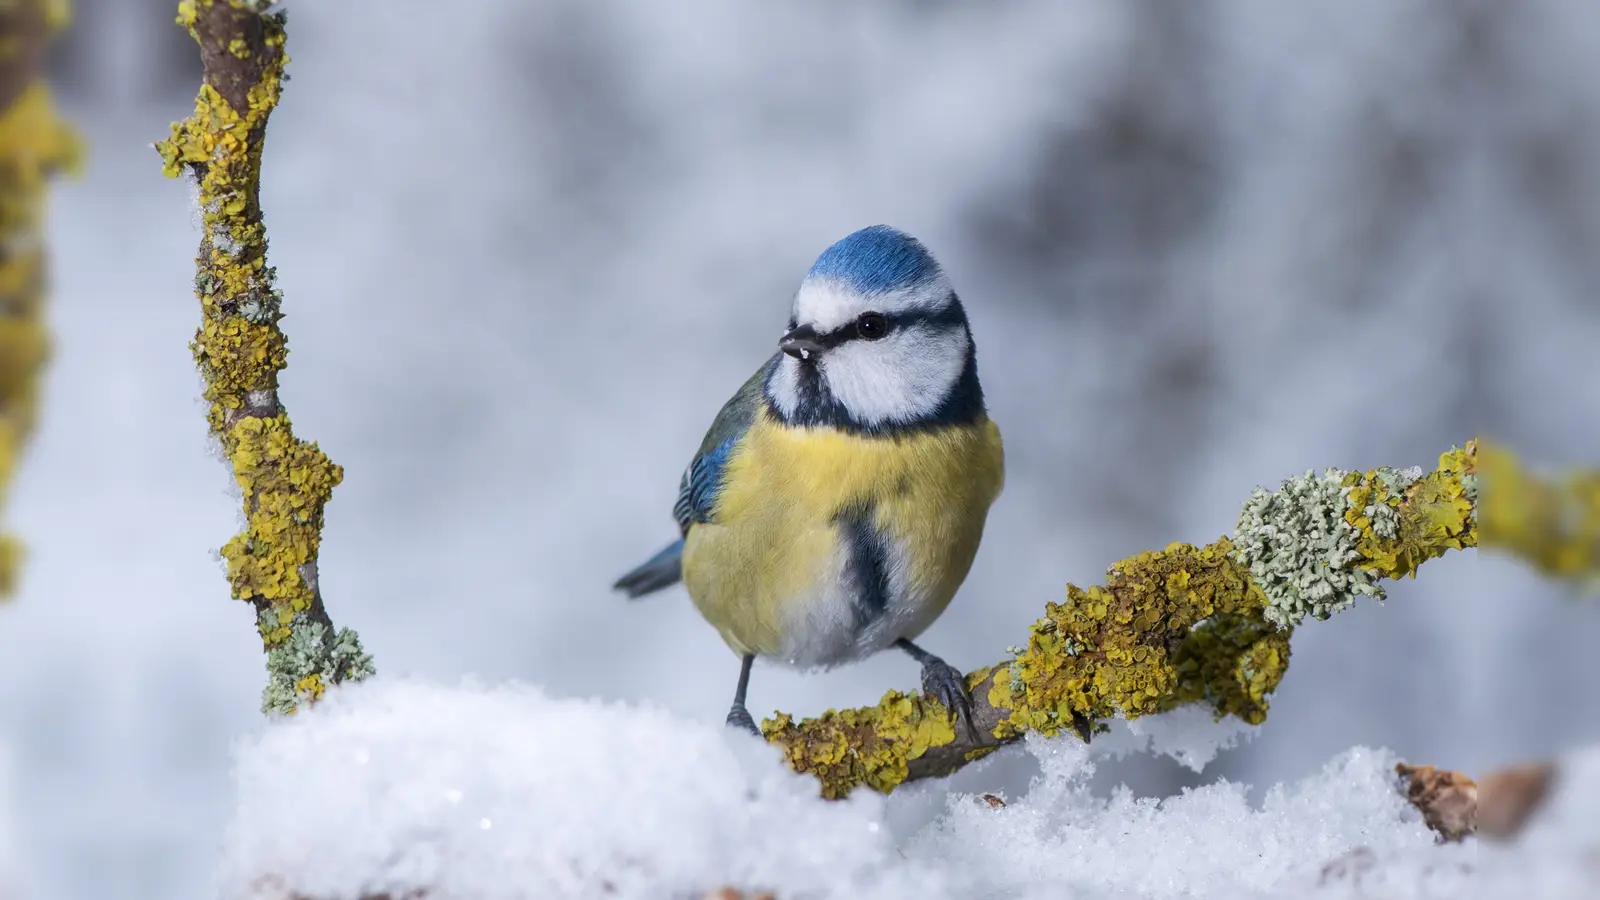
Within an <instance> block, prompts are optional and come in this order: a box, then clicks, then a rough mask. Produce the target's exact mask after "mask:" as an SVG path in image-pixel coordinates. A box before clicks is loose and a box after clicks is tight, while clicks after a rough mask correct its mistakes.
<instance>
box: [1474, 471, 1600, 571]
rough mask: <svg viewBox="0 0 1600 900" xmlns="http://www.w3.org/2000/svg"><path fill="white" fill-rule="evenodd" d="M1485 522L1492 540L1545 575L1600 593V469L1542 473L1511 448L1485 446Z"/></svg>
mask: <svg viewBox="0 0 1600 900" xmlns="http://www.w3.org/2000/svg"><path fill="white" fill-rule="evenodd" d="M1478 471H1479V473H1480V475H1481V477H1482V480H1483V504H1482V509H1481V510H1480V512H1479V514H1478V520H1479V528H1480V529H1481V530H1482V532H1483V542H1484V544H1485V545H1486V546H1493V547H1494V548H1495V549H1498V550H1502V551H1505V552H1509V553H1511V554H1513V555H1515V556H1517V557H1519V558H1521V559H1523V560H1524V561H1526V562H1527V563H1528V564H1529V565H1531V566H1533V568H1534V569H1535V570H1536V571H1538V572H1539V573H1540V574H1542V575H1546V576H1550V577H1553V578H1560V579H1565V580H1570V581H1574V582H1577V583H1578V584H1579V585H1580V586H1581V587H1583V588H1586V589H1588V590H1589V591H1591V592H1595V593H1600V471H1596V470H1587V471H1586V470H1577V471H1573V472H1569V473H1567V474H1566V475H1565V476H1564V477H1562V478H1560V479H1551V478H1540V477H1538V476H1536V475H1534V474H1533V473H1532V472H1530V471H1528V470H1527V469H1526V468H1524V467H1523V466H1522V465H1521V464H1520V463H1519V462H1518V461H1517V459H1516V457H1515V456H1513V455H1512V454H1511V453H1510V452H1509V451H1507V450H1504V449H1501V448H1498V447H1492V446H1485V447H1484V448H1483V449H1482V450H1481V451H1480V456H1479V461H1478Z"/></svg>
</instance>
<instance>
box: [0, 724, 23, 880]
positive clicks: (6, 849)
mask: <svg viewBox="0 0 1600 900" xmlns="http://www.w3.org/2000/svg"><path fill="white" fill-rule="evenodd" d="M12 777H13V776H12V763H11V751H10V750H9V749H7V747H6V744H5V742H4V741H0V900H11V898H13V897H17V896H20V895H21V893H22V884H21V881H22V874H21V871H20V868H21V867H20V863H19V861H18V855H19V854H18V852H17V828H16V826H15V825H13V824H12V821H13V819H12V817H13V816H14V815H15V810H13V809H12V806H11V779H12Z"/></svg>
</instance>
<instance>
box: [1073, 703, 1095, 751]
mask: <svg viewBox="0 0 1600 900" xmlns="http://www.w3.org/2000/svg"><path fill="white" fill-rule="evenodd" d="M1072 730H1073V732H1074V733H1075V734H1077V735H1078V737H1081V738H1083V742H1084V743H1085V744H1087V743H1089V739H1090V738H1091V737H1094V720H1093V719H1091V718H1089V717H1088V716H1086V715H1084V714H1083V713H1081V712H1078V711H1077V710H1073V711H1072Z"/></svg>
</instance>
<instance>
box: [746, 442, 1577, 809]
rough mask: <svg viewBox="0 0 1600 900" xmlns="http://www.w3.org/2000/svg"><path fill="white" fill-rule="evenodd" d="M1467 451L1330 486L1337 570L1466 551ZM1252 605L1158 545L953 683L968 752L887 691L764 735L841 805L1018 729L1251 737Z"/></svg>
mask: <svg viewBox="0 0 1600 900" xmlns="http://www.w3.org/2000/svg"><path fill="white" fill-rule="evenodd" d="M1476 452H1477V444H1476V443H1475V442H1468V444H1467V445H1466V446H1465V447H1464V448H1462V449H1458V450H1452V451H1450V452H1448V453H1445V454H1443V455H1442V456H1441V457H1440V459H1439V467H1438V468H1437V469H1436V470H1435V471H1433V472H1431V473H1427V474H1421V473H1417V474H1414V475H1413V474H1406V473H1396V472H1393V471H1392V470H1373V471H1372V472H1368V473H1360V474H1357V475H1354V476H1352V477H1348V478H1345V479H1343V482H1342V487H1341V482H1339V481H1335V482H1334V483H1333V484H1332V488H1334V490H1332V491H1331V492H1330V493H1329V496H1331V498H1332V500H1333V501H1340V497H1341V491H1343V497H1344V501H1343V502H1345V503H1347V505H1348V509H1347V512H1346V513H1345V518H1344V521H1345V522H1346V523H1348V525H1349V526H1350V528H1351V529H1353V531H1354V533H1355V534H1356V535H1357V536H1359V539H1360V540H1359V545H1360V548H1361V549H1360V553H1359V554H1357V553H1351V554H1350V555H1351V556H1352V557H1358V558H1356V559H1355V560H1354V561H1353V562H1352V563H1350V565H1352V566H1358V567H1368V568H1370V569H1372V570H1373V571H1374V574H1376V575H1380V576H1386V577H1390V578H1398V577H1402V576H1405V575H1409V574H1414V573H1415V571H1416V568H1417V566H1419V565H1420V564H1421V563H1423V562H1424V561H1426V560H1428V559H1432V558H1434V557H1437V556H1439V555H1441V554H1443V553H1445V552H1447V551H1449V550H1454V549H1461V548H1465V547H1471V546H1474V545H1475V544H1476V543H1477V525H1476V524H1475V522H1476V510H1475V503H1476V474H1475V473H1476ZM1584 484H1586V485H1589V486H1591V487H1592V488H1593V489H1594V490H1593V493H1590V494H1584V495H1583V496H1585V497H1588V498H1590V499H1589V500H1588V501H1586V502H1587V503H1588V505H1585V506H1584V507H1583V508H1584V509H1585V510H1586V511H1587V512H1586V513H1585V516H1579V517H1578V518H1579V519H1580V520H1581V521H1583V522H1585V523H1587V524H1586V525H1585V527H1586V528H1589V529H1591V530H1588V531H1583V532H1582V533H1583V534H1586V535H1588V536H1589V538H1588V543H1585V544H1584V546H1585V547H1587V548H1588V549H1589V550H1590V551H1591V552H1592V553H1593V555H1592V556H1590V557H1588V558H1589V559H1590V560H1591V562H1594V561H1600V545H1597V544H1596V542H1595V541H1594V539H1593V538H1594V535H1596V534H1597V533H1600V478H1596V479H1593V480H1591V481H1588V482H1584ZM1380 504H1381V506H1382V508H1381V509H1380V508H1379V505H1380ZM1341 509H1344V507H1341ZM1507 515H1508V516H1509V517H1511V518H1513V519H1514V518H1516V516H1514V515H1512V514H1511V513H1509V512H1508V514H1507ZM1309 521H1316V522H1318V523H1320V522H1322V521H1323V520H1322V519H1315V520H1309ZM1332 521H1334V522H1337V521H1339V517H1338V516H1337V515H1335V516H1334V517H1333V518H1332ZM1507 530H1508V531H1514V530H1515V529H1513V528H1510V527H1508V529H1507ZM1580 531H1581V529H1580ZM1295 537H1296V539H1297V540H1301V541H1302V542H1305V541H1307V540H1309V538H1308V537H1307V536H1304V535H1300V536H1295ZM1560 558H1561V559H1562V560H1565V559H1567V557H1565V556H1563V557H1560ZM1558 564H1559V565H1563V566H1569V567H1570V566H1571V565H1573V563H1571V562H1560V563H1558ZM1267 603H1268V598H1267V595H1266V594H1265V593H1264V592H1263V590H1262V588H1261V587H1260V586H1259V585H1258V584H1257V583H1256V582H1255V581H1254V580H1253V578H1252V576H1251V572H1250V570H1249V569H1248V568H1246V567H1245V566H1244V565H1243V564H1242V563H1241V562H1239V560H1238V559H1237V553H1236V547H1235V546H1234V543H1233V541H1232V540H1230V539H1229V538H1226V537H1224V538H1221V539H1219V540H1217V541H1215V542H1213V543H1211V544H1208V545H1206V546H1203V547H1196V546H1193V545H1190V544H1182V543H1178V544H1171V545H1169V546H1168V547H1167V548H1166V549H1164V550H1161V551H1155V552H1146V553H1141V554H1139V555H1137V556H1134V557H1131V558H1129V559H1125V560H1123V561H1122V562H1119V563H1117V564H1116V565H1114V566H1112V567H1111V569H1110V570H1109V571H1108V573H1107V579H1106V583H1105V584H1104V585H1096V586H1092V587H1088V588H1079V587H1077V586H1076V585H1070V584H1069V585H1067V597H1066V602H1064V603H1050V604H1047V606H1046V608H1045V614H1044V616H1043V618H1041V619H1039V620H1038V621H1037V622H1036V623H1034V625H1033V627H1032V629H1030V632H1029V635H1028V642H1027V645H1026V646H1025V647H1021V648H1018V649H1017V652H1016V656H1015V658H1014V659H1011V660H1008V661H1006V662H1002V663H1000V664H999V665H996V666H993V667H988V668H984V669H980V670H978V671H975V672H973V673H970V674H969V675H968V677H967V684H968V686H969V687H970V688H973V689H974V690H973V702H974V706H975V708H976V716H977V718H979V719H981V720H983V721H984V722H985V723H986V724H987V723H991V722H995V723H997V724H995V725H994V727H993V728H992V730H991V731H990V732H989V734H988V735H986V736H984V737H983V738H982V740H981V742H980V743H979V744H977V745H973V744H972V743H971V742H970V741H967V740H966V739H965V737H964V736H961V735H959V734H958V732H957V731H956V730H955V729H952V728H951V727H949V724H948V718H947V716H946V715H944V710H943V708H942V707H941V706H939V705H938V704H936V703H928V704H927V705H926V706H924V705H923V703H922V701H921V700H920V699H919V698H918V697H915V696H907V695H905V694H902V693H900V692H898V691H891V692H889V693H888V694H887V695H885V697H884V699H883V701H882V702H880V703H879V704H878V706H876V707H870V708H865V709H856V710H842V711H833V710H830V711H828V712H827V713H826V714H824V715H822V716H820V717H818V718H816V719H810V720H807V721H802V722H796V721H795V720H794V719H792V718H791V717H790V716H788V715H786V714H779V715H778V716H777V718H776V719H774V720H771V721H769V722H767V723H765V733H766V736H767V739H768V740H769V741H772V742H773V743H776V744H778V745H779V746H781V747H782V748H783V750H784V753H785V754H786V756H787V758H788V761H789V764H790V766H792V767H793V768H794V769H796V770H797V771H801V772H810V773H813V774H815V775H816V776H817V777H818V778H819V780H820V781H821V783H822V791H823V794H824V795H825V796H828V797H841V796H844V795H845V794H847V793H849V792H850V790H851V789H852V788H854V787H855V786H857V785H861V784H866V785H869V786H871V787H873V788H876V789H878V790H882V791H887V790H891V789H893V787H894V786H895V785H897V784H900V783H901V782H902V781H904V780H905V779H906V777H908V775H910V774H911V770H912V769H917V770H918V772H919V773H920V774H919V775H918V776H916V777H922V776H926V775H937V774H944V773H947V772H949V771H952V770H954V769H955V768H958V767H959V766H960V765H961V764H962V763H963V762H966V761H970V760H972V759H976V758H979V757H982V756H983V755H985V754H987V753H989V752H992V751H993V750H994V749H995V748H996V747H998V746H999V745H1001V744H1003V743H1005V742H1008V741H1013V740H1016V739H1017V738H1018V737H1020V736H1021V735H1022V734H1024V733H1025V732H1028V731H1033V732H1037V733H1039V734H1043V735H1047V736H1048V735H1055V734H1058V733H1060V732H1061V731H1063V730H1072V731H1078V732H1080V733H1082V731H1083V729H1084V728H1085V726H1086V723H1087V722H1089V721H1094V720H1103V719H1107V718H1110V717H1112V716H1116V715H1121V716H1124V717H1127V718H1136V717H1138V716H1143V715H1150V714H1153V713H1159V712H1164V711H1166V710H1170V709H1174V708H1176V707H1178V706H1181V705H1185V704H1191V703H1203V704H1205V705H1206V706H1208V707H1209V708H1210V709H1211V710H1212V712H1213V713H1214V714H1215V715H1217V716H1219V717H1220V716H1229V715H1231V716H1235V717H1238V718H1239V719H1241V720H1243V721H1246V722H1249V723H1252V724H1258V723H1260V722H1262V721H1264V720H1265V719H1266V716H1267V709H1268V701H1269V698H1270V696H1271V694H1272V692H1273V691H1274V690H1275V689H1276V688H1277V686H1278V684H1279V683H1280V682H1281V681H1282V679H1283V677H1284V674H1285V673H1286V672H1287V670H1288V666H1289V657H1290V638H1291V635H1292V631H1293V629H1291V628H1287V627H1279V626H1278V625H1277V624H1275V623H1274V622H1272V621H1269V620H1268V618H1267V616H1266V615H1265V611H1266V609H1267ZM958 737H959V738H960V740H959V741H958ZM949 745H955V746H953V747H951V746H949ZM956 751H960V752H959V753H957V752H956ZM919 760H921V762H919ZM929 760H937V761H938V764H936V765H930V764H929V762H928V761H929Z"/></svg>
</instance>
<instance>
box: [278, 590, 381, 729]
mask: <svg viewBox="0 0 1600 900" xmlns="http://www.w3.org/2000/svg"><path fill="white" fill-rule="evenodd" d="M258 625H259V626H260V628H261V630H262V633H263V634H265V633H267V632H268V631H270V630H273V629H275V628H278V627H284V628H285V630H286V631H287V633H288V637H287V639H286V640H284V641H282V642H281V643H278V644H276V645H274V646H273V647H272V648H271V649H269V650H268V651H267V687H266V689H265V690H263V691H262V694H261V709H262V711H263V712H266V713H269V714H270V713H278V714H282V715H288V714H291V713H293V712H294V711H295V709H296V708H298V707H299V706H300V705H302V704H306V703H314V702H316V701H317V700H320V699H322V694H323V692H324V691H325V690H326V689H327V687H328V685H332V684H339V683H341V682H345V681H360V680H361V679H363V678H366V677H367V676H369V675H372V674H373V673H374V672H376V669H375V668H374V667H373V665H372V656H371V655H370V654H368V653H366V652H365V651H363V650H362V649H361V640H360V638H359V637H357V636H356V633H355V632H354V631H351V630H350V629H348V628H341V629H339V631H338V632H336V633H332V634H330V633H329V629H328V627H327V626H326V625H324V624H322V623H321V622H318V621H315V620H314V619H312V618H310V617H309V616H308V615H306V614H305V613H297V614H295V616H294V617H293V618H292V619H291V620H290V622H289V623H288V625H287V626H280V624H279V622H278V618H277V614H276V613H275V612H274V611H272V610H267V611H266V612H264V613H262V614H261V621H260V622H258Z"/></svg>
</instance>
